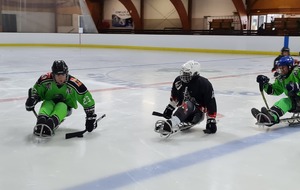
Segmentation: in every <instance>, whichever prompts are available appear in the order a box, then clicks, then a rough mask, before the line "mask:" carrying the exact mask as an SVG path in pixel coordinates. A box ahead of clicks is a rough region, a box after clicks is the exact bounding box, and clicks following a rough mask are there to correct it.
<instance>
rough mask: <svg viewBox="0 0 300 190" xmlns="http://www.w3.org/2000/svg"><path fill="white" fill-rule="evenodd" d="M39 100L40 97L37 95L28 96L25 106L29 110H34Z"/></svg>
mask: <svg viewBox="0 0 300 190" xmlns="http://www.w3.org/2000/svg"><path fill="white" fill-rule="evenodd" d="M38 102H39V98H38V97H36V96H31V97H28V98H27V100H26V102H25V108H26V110H27V111H33V110H34V107H35V105H36V104H37V103H38Z"/></svg>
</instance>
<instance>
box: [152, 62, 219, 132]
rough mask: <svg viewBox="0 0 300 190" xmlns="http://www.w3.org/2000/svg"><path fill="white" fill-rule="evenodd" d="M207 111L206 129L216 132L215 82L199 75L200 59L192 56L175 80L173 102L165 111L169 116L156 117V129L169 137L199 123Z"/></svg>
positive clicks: (206, 130) (172, 93) (165, 114)
mask: <svg viewBox="0 0 300 190" xmlns="http://www.w3.org/2000/svg"><path fill="white" fill-rule="evenodd" d="M176 108H177V109H176ZM174 110H175V112H174ZM173 112H174V114H173ZM205 114H206V117H207V122H206V129H205V130H203V131H204V132H205V133H208V134H211V133H216V131H217V125H216V115H217V106H216V100H215V97H214V90H213V86H212V84H211V83H210V82H209V80H208V79H206V78H204V77H202V76H200V63H198V62H196V61H193V60H190V61H187V62H186V63H184V64H183V65H182V68H181V70H180V75H179V76H178V77H176V78H175V80H174V82H173V85H172V90H171V97H170V102H169V104H168V105H167V107H166V108H165V110H164V112H163V115H164V117H165V118H167V120H166V121H165V120H159V121H157V122H156V124H155V132H158V133H160V134H161V135H163V136H166V137H168V136H169V135H170V134H172V133H175V132H177V131H179V130H186V129H189V128H191V127H192V126H193V125H195V124H198V123H200V122H201V121H203V120H204V117H205Z"/></svg>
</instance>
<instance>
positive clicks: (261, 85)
mask: <svg viewBox="0 0 300 190" xmlns="http://www.w3.org/2000/svg"><path fill="white" fill-rule="evenodd" d="M259 91H260V94H261V96H262V98H263V100H264V102H265V104H266V107H267V109H269V106H268V103H267V100H266V97H265V94H264V85H263V84H262V83H259Z"/></svg>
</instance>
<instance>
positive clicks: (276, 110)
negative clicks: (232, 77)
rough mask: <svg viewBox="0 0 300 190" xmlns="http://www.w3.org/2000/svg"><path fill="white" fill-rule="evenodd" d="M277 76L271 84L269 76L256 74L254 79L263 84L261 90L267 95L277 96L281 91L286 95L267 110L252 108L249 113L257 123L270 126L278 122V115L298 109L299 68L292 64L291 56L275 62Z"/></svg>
mask: <svg viewBox="0 0 300 190" xmlns="http://www.w3.org/2000/svg"><path fill="white" fill-rule="evenodd" d="M277 66H278V69H277V70H278V72H279V76H278V77H276V78H275V82H274V83H273V84H270V83H269V80H270V79H269V78H268V77H267V76H264V75H258V76H257V79H256V81H257V82H258V83H259V85H262V86H263V90H264V91H265V92H266V93H267V94H269V95H276V96H279V95H281V94H282V93H284V94H285V95H287V97H286V98H282V99H280V100H279V101H277V102H276V103H275V104H274V105H273V106H272V107H271V108H270V109H269V110H268V109H267V108H265V107H262V108H261V110H258V109H256V108H252V110H251V113H252V115H253V116H254V117H255V118H256V119H257V122H258V124H263V125H267V126H269V127H270V126H272V125H274V124H276V123H279V122H280V117H281V116H283V115H284V114H285V113H286V112H299V111H300V96H299V95H300V92H299V91H300V88H299V83H300V70H299V67H298V66H295V65H294V59H293V58H292V57H291V56H284V57H282V58H280V60H279V61H278V62H277Z"/></svg>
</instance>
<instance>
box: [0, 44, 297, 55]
mask: <svg viewBox="0 0 300 190" xmlns="http://www.w3.org/2000/svg"><path fill="white" fill-rule="evenodd" d="M0 47H54V48H55V47H74V48H110V49H131V50H154V51H176V52H199V53H224V54H255V55H278V54H279V53H280V52H279V51H278V52H271V51H249V50H227V49H198V48H175V47H174V48H171V47H150V46H125V45H96V44H0ZM291 55H299V53H297V52H291Z"/></svg>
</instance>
